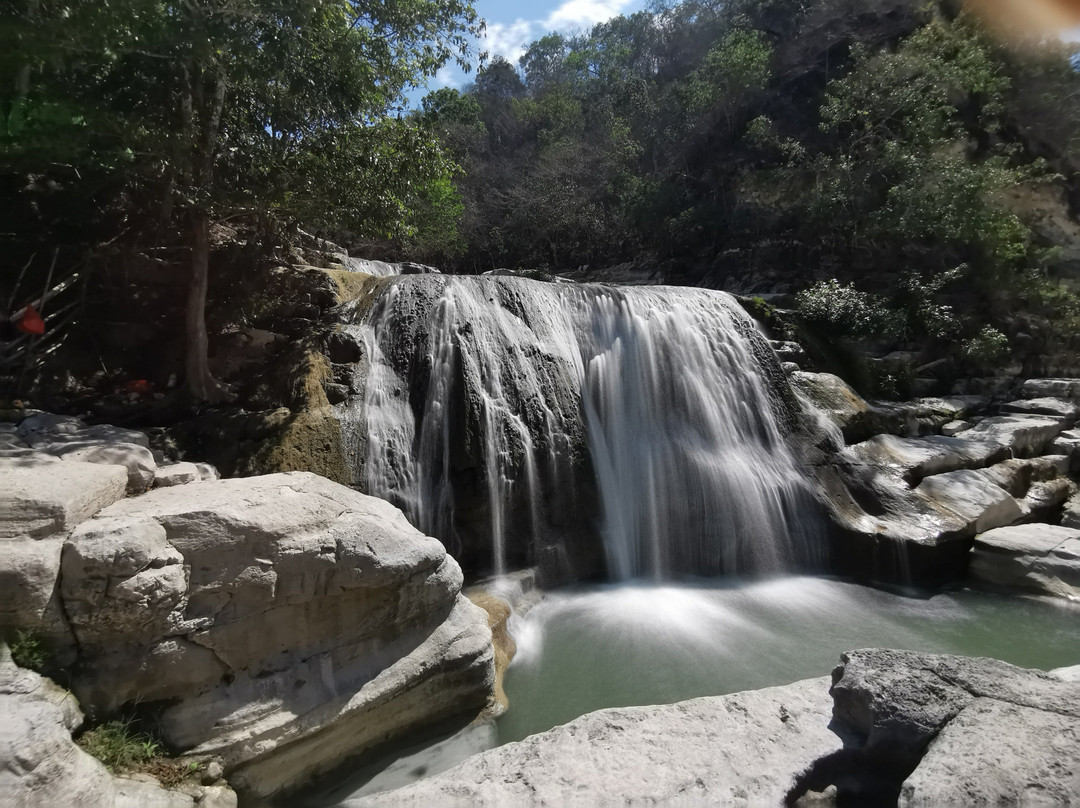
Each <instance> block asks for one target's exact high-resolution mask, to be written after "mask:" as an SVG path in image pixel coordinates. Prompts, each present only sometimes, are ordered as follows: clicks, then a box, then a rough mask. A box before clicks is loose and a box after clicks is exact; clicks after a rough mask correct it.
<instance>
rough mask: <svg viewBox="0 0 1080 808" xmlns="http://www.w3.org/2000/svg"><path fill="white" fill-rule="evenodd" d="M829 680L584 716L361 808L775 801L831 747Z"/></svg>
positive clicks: (356, 804)
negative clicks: (387, 807)
mask: <svg viewBox="0 0 1080 808" xmlns="http://www.w3.org/2000/svg"><path fill="white" fill-rule="evenodd" d="M831 710H832V701H831V699H830V698H829V695H828V680H827V679H811V680H808V681H805V682H798V683H796V684H793V685H787V686H785V687H773V688H768V689H766V690H758V691H751V692H747V693H736V694H734V695H730V696H716V697H710V698H701V699H694V700H692V701H684V702H680V703H678V704H668V705H660V706H656V707H627V708H621V709H610V710H600V711H599V712H595V713H589V714H588V715H585V716H582V717H581V718H578V719H576V720H574V721H572V722H570V723H569V724H566V725H564V726H561V727H556V728H555V729H552V730H548V731H547V732H543V733H540V734H538V735H533V736H531V737H529V738H526V739H525V740H523V741H520V742H518V743H512V744H507V745H506V746H502V747H499V748H497V749H492V750H489V751H487V752H483V753H481V754H479V755H476V756H474V757H472V758H469V759H468V760H466V761H465V762H464V763H462V764H461V765H459V766H457V767H456V768H454V769H451V770H449V771H447V772H444V773H443V774H440V775H438V776H436V777H432V778H430V779H428V780H422V781H420V782H417V783H414V784H413V785H411V786H406V787H405V788H401V789H397V790H395V791H390V792H384V793H380V794H374V795H371V796H370V797H366V798H363V799H359V800H355V801H352V800H351V801H350V802H349V805H350V806H351V808H361V806H391V805H410V806H429V805H439V806H458V805H460V806H501V805H582V806H584V805H596V804H603V803H605V802H606V803H609V804H620V805H622V804H628V803H629V804H642V805H652V804H661V805H668V804H687V805H698V804H701V805H705V804H709V805H783V804H784V800H785V797H786V796H787V794H788V793H789V792H790V791H791V790H792V789H793V788H794V787H795V784H796V783H797V782H798V779H799V777H800V775H802V774H803V773H804V772H805V771H806V770H808V769H809V768H810V767H811V766H812V764H813V763H814V761H815V760H817V759H818V758H822V757H826V756H828V755H830V754H832V753H834V752H836V751H837V750H839V749H840V745H841V744H840V739H839V738H838V737H837V736H836V735H834V734H833V733H832V732H830V731H829V727H828V725H829V718H830V714H831Z"/></svg>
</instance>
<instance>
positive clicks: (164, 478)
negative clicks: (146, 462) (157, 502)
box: [154, 463, 202, 488]
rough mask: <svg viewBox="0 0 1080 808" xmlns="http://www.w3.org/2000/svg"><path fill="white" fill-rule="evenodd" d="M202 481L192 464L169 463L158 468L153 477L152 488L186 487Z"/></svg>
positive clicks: (197, 469)
mask: <svg viewBox="0 0 1080 808" xmlns="http://www.w3.org/2000/svg"><path fill="white" fill-rule="evenodd" d="M201 479H202V475H201V474H200V473H199V468H198V466H196V465H195V464H194V463H171V464H169V465H167V466H159V467H158V469H157V472H156V474H155V475H154V488H169V487H171V486H174V485H187V484H188V483H193V482H196V481H198V480H201Z"/></svg>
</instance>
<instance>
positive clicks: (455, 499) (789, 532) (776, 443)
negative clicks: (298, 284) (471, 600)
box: [354, 276, 816, 580]
mask: <svg viewBox="0 0 1080 808" xmlns="http://www.w3.org/2000/svg"><path fill="white" fill-rule="evenodd" d="M354 328H355V329H356V330H357V332H358V335H360V336H362V337H363V339H364V341H365V344H366V346H367V351H368V357H369V361H370V368H369V371H368V378H367V383H366V394H365V399H364V402H363V411H364V412H363V418H364V422H365V424H366V431H367V436H368V437H367V445H366V450H365V462H364V484H365V486H366V490H367V491H368V492H369V493H371V494H374V495H376V496H381V497H384V498H386V499H389V500H390V501H392V502H394V503H395V504H396V505H398V506H399V507H401V508H402V509H403V510H404V511H405V513H406V515H407V516H408V517H409V519H410V520H411V521H412V522H413V523H414V524H416V525H417V526H418V527H419V528H420V529H421V530H424V531H425V532H427V533H429V534H431V535H434V536H436V537H438V538H440V539H441V540H443V541H444V542H446V543H447V545H448V546H449V547H451V550H452V551H456V552H458V553H459V554H464V555H465V556H467V557H470V559H471V560H472V561H473V562H476V561H477V560H479V561H480V563H481V564H482V565H483V566H486V567H488V568H490V569H492V570H493V571H496V572H502V571H504V570H505V569H507V568H508V566H513V565H521V564H525V563H535V562H537V561H539V562H540V563H544V562H545V559H546V561H547V562H548V563H551V564H556V565H560V564H561V565H562V566H563V567H567V566H568V567H569V568H570V569H569V572H570V573H571V574H581V572H582V570H581V569H580V568H581V567H582V566H585V567H588V566H589V564H590V550H589V548H590V547H594V546H596V547H599V545H598V544H597V542H596V541H595V538H596V537H597V536H600V537H602V553H603V559H602V562H601V563H600V566H602V567H604V569H605V570H606V573H607V575H608V576H609V577H612V578H615V579H619V580H624V579H629V578H634V577H641V576H649V577H669V576H672V575H676V574H719V573H744V572H769V571H779V570H782V569H786V568H790V567H792V566H794V565H796V564H798V563H805V562H806V561H807V558H808V556H810V555H811V554H812V553H813V552H814V543H815V542H814V539H815V537H814V535H813V534H814V532H815V528H816V520H815V517H814V514H815V509H814V506H813V497H812V495H811V493H810V490H809V488H808V486H807V484H806V482H805V481H804V475H803V474H802V473H801V472H800V470H799V468H798V466H797V464H796V462H795V460H794V457H793V455H792V453H791V450H790V449H789V447H788V445H787V442H786V439H785V435H784V429H783V428H782V423H781V417H780V416H781V415H782V414H783V412H784V408H785V406H790V401H788V402H785V400H784V396H783V393H784V391H783V390H781V389H779V388H778V385H777V380H776V378H775V376H776V374H775V373H770V369H771V370H772V371H775V370H776V365H775V359H774V358H773V357H772V356H771V354H770V353H769V351H768V348H767V347H766V346H765V343H764V341H763V340H762V338H761V337H760V335H758V334H757V332H756V331H755V330H754V328H753V324H752V322H751V321H750V320H749V318H748V317H747V316H746V314H745V313H744V312H743V311H742V310H741V308H740V307H739V306H738V304H737V303H736V302H735V301H734V300H733V299H732V298H731V297H730V296H728V295H726V294H724V293H722V292H713V291H707V290H700V289H686V288H674V287H608V286H597V285H573V284H552V283H541V282H536V281H530V280H525V279H521V278H513V277H493V278H446V277H438V276H436V277H431V276H424V277H418V276H406V277H400V278H396V279H394V281H393V282H392V283H391V284H390V286H389V288H388V289H387V290H386V291H385V292H384V293H383V294H382V295H381V296H380V297H379V298H378V300H377V301H376V302H375V304H374V305H373V306H372V307H371V309H370V310H369V311H368V312H367V313H366V315H365V316H364V318H363V319H362V321H361V322H359V323H357V324H356V325H355V326H354ZM770 363H771V365H770ZM780 384H783V382H782V381H781V382H780ZM484 553H486V555H487V558H486V559H483V560H481V556H482V555H483V554H484ZM470 554H471V555H470ZM597 560H598V559H597Z"/></svg>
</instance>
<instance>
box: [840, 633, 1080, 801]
mask: <svg viewBox="0 0 1080 808" xmlns="http://www.w3.org/2000/svg"><path fill="white" fill-rule="evenodd" d="M833 681H834V684H833V687H832V695H833V699H834V702H835V708H834V713H833V727H834V729H835V730H836V731H837V732H839V733H841V734H842V735H843V736H844V737H845V744H846V746H847V747H848V750H847V751H848V752H849V753H850V752H851V751H852V750H856V751H857V752H858V753H860V754H858V755H853V756H851V757H850V758H849V760H850V763H849V767H848V768H849V769H850V770H849V771H848V772H847V774H848V775H849V776H851V777H853V778H854V779H856V780H857V779H859V778H863V779H865V778H866V777H867V776H868V775H871V774H872V775H876V776H877V777H878V779H879V780H882V781H886V782H887V781H889V780H890V779H891V780H892V785H893V787H894V789H895V790H894V796H895V797H896V798H898V800H899V805H901V806H911V807H912V808H914V806H940V805H1069V804H1071V802H1070V800H1072V799H1074V798H1075V796H1076V795H1077V794H1080V683H1078V682H1069V681H1065V680H1063V679H1062V678H1060V677H1057V676H1053V675H1051V674H1048V673H1043V672H1041V671H1033V670H1026V669H1023V668H1017V667H1015V666H1013V665H1009V664H1007V663H1004V662H1000V661H998V660H993V659H972V658H967V657H958V656H947V655H942V654H922V653H916V652H911V651H891V650H864V651H852V652H849V653H846V654H844V655H843V656H842V657H841V665H840V667H838V668H837V669H836V670H835V671H834V672H833ZM835 774H836V772H834V775H835ZM839 777H841V778H842V774H841V775H839ZM890 801H891V800H890Z"/></svg>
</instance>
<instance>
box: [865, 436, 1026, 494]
mask: <svg viewBox="0 0 1080 808" xmlns="http://www.w3.org/2000/svg"><path fill="white" fill-rule="evenodd" d="M974 431H975V428H972V429H970V430H968V431H967V432H965V433H964V437H962V438H961V437H952V438H950V437H946V436H944V435H931V436H929V437H925V438H900V437H897V436H895V435H876V436H874V437H873V438H870V440H867V441H863V442H862V443H859V444H857V445H855V446H852V447H851V451H852V453H853V454H854V455H855V457H856V458H858V459H859V460H862V461H863V462H866V463H868V464H870V465H872V466H876V467H878V468H881V469H883V470H886V471H889V472H891V473H892V474H895V475H896V476H898V477H902V478H903V479H905V480H907V481H908V482H909V483H913V484H914V483H917V482H918V481H919V480H921V479H923V478H924V477H929V476H931V475H934V474H944V473H946V472H950V471H958V470H960V469H975V468H981V467H983V466H986V465H988V464H989V463H992V462H995V461H997V460H1001V459H1004V457H1005V455H1006V451H1005V446H1004V444H1003V443H1002V442H1000V441H997V440H985V439H976V440H973V439H971V438H969V437H968V436H969V435H971V434H972V433H973V432H974ZM983 437H984V438H985V436H983Z"/></svg>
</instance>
